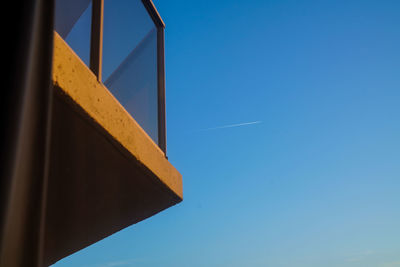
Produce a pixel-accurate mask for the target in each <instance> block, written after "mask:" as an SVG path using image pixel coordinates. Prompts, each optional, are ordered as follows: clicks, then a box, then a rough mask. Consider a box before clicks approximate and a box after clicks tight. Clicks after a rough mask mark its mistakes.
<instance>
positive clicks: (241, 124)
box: [199, 121, 262, 131]
mask: <svg viewBox="0 0 400 267" xmlns="http://www.w3.org/2000/svg"><path fill="white" fill-rule="evenodd" d="M258 123H262V121H251V122H244V123H237V124H229V125H223V126H218V127H213V128H207V129H201V130H199V131H209V130H217V129H225V128H233V127H240V126H246V125H251V124H258Z"/></svg>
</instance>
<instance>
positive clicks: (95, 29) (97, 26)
mask: <svg viewBox="0 0 400 267" xmlns="http://www.w3.org/2000/svg"><path fill="white" fill-rule="evenodd" d="M103 14H104V0H93V4H92V33H91V39H90V69H91V70H92V71H93V73H94V74H95V75H96V76H97V79H98V80H99V81H100V82H101V72H102V53H103V16H104V15H103Z"/></svg>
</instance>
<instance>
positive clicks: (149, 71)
mask: <svg viewBox="0 0 400 267" xmlns="http://www.w3.org/2000/svg"><path fill="white" fill-rule="evenodd" d="M102 77H103V82H104V84H105V85H106V86H107V88H108V89H109V90H110V91H111V92H112V93H113V95H114V96H115V97H116V98H117V99H118V101H119V102H120V103H121V104H122V105H123V106H124V108H125V109H126V110H127V111H128V112H129V113H130V114H131V115H132V117H133V118H134V119H135V120H136V121H137V122H138V123H139V124H140V126H141V127H142V128H143V129H144V130H145V131H146V132H147V134H148V135H149V136H150V137H151V138H152V139H153V140H154V141H155V142H156V143H158V82H157V29H156V27H155V25H154V22H153V20H152V19H151V17H150V15H149V14H148V12H147V10H146V8H145V7H144V6H143V4H142V1H141V0H105V1H104V31H103V72H102Z"/></svg>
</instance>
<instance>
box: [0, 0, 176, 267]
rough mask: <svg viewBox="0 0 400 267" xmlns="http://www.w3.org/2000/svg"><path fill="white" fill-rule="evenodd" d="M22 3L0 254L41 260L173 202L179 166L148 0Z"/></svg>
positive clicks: (26, 261) (5, 262) (18, 260)
mask: <svg viewBox="0 0 400 267" xmlns="http://www.w3.org/2000/svg"><path fill="white" fill-rule="evenodd" d="M28 2H29V1H28ZM53 11H55V12H53ZM24 12H25V13H23V14H22V15H24V17H22V15H21V21H22V22H21V25H19V27H20V28H19V31H17V33H16V35H17V37H18V38H19V39H17V40H18V41H19V43H22V42H23V40H28V42H27V43H26V45H22V46H17V47H16V48H15V50H14V51H13V52H14V53H15V54H12V56H13V58H12V60H13V62H14V63H16V65H19V67H20V68H21V65H22V66H23V68H24V69H25V72H22V74H21V71H19V74H18V71H17V69H16V68H14V69H11V71H14V72H11V77H14V78H15V77H18V75H20V76H21V77H20V80H21V82H20V83H18V84H15V82H14V84H13V83H12V82H10V86H11V85H13V86H14V87H15V89H14V90H15V91H13V94H11V96H9V98H8V99H9V100H10V104H9V106H7V107H6V108H7V109H6V111H7V112H6V113H5V115H6V116H8V117H6V118H5V119H6V120H7V119H8V120H9V119H10V118H11V117H12V118H17V119H16V120H14V121H13V122H12V123H9V125H10V127H9V128H8V130H7V132H6V135H8V136H9V138H10V139H9V140H11V142H9V143H8V144H4V146H3V147H2V159H3V162H2V166H3V167H4V168H3V169H2V181H1V182H2V210H1V214H2V221H1V223H2V224H1V227H2V228H1V230H2V239H1V259H0V260H1V266H48V265H50V264H53V263H55V262H56V261H58V260H60V259H62V258H64V257H66V256H68V255H70V254H72V253H74V252H76V251H78V250H80V249H82V248H84V247H86V246H89V245H90V244H93V243H94V242H97V241H99V240H101V239H103V238H105V237H107V236H109V235H111V234H113V233H115V232H117V231H119V230H121V229H123V228H125V227H127V226H129V225H132V224H134V223H137V222H139V221H141V220H144V219H146V218H148V217H150V216H152V215H154V214H156V213H158V212H160V211H162V210H164V209H166V208H168V207H170V206H172V205H175V204H177V203H179V202H180V201H181V200H182V197H183V195H182V177H181V175H180V174H179V172H178V171H177V170H176V169H175V168H174V167H173V166H172V165H171V164H170V163H169V161H168V158H167V156H166V133H165V131H166V130H165V129H166V127H165V70H164V23H163V21H162V19H161V17H160V16H159V14H158V12H157V10H156V8H155V7H154V5H153V3H152V2H151V0H143V1H140V0H132V1H123V0H113V1H110V0H56V1H55V2H53V1H48V0H37V1H33V0H32V1H30V4H27V6H26V7H25V8H24ZM113 12H114V13H115V12H117V13H115V14H118V15H119V16H117V19H112V20H111V19H110V20H108V18H111V15H108V14H112V13H113ZM27 14H28V16H27ZM107 16H109V17H107ZM114 17H115V16H114ZM88 22H89V23H88ZM85 23H86V24H85ZM126 24H131V25H129V27H125V26H126ZM87 25H89V26H87ZM124 25H125V26H124ZM116 26H118V29H115V27H116ZM145 27H147V28H146V29H144V28H145ZM17 30H18V29H17ZM74 34H76V37H75V40H74ZM82 36H86V37H88V38H87V40H86V41H85V40H84V39H83V38H82ZM89 36H90V38H89ZM24 38H25V39H24ZM119 38H122V39H123V41H122V42H121V39H119ZM124 38H125V39H124ZM21 51H22V52H21ZM19 70H20V69H19ZM21 99H24V100H25V101H21ZM11 104H12V105H11ZM4 159H6V160H5V161H4Z"/></svg>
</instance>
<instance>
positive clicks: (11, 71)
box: [0, 0, 54, 267]
mask: <svg viewBox="0 0 400 267" xmlns="http://www.w3.org/2000/svg"><path fill="white" fill-rule="evenodd" d="M12 5H13V3H11V6H7V13H8V14H10V15H11V17H12V23H11V24H10V25H8V26H7V27H6V29H5V30H10V33H9V34H7V33H3V34H5V36H7V38H8V40H9V41H8V42H4V45H5V46H6V48H4V49H5V50H4V51H7V56H8V57H6V60H5V62H3V63H4V66H6V72H7V74H6V75H4V77H5V78H4V81H3V86H4V90H3V93H6V94H5V95H3V97H2V105H1V109H2V111H1V117H2V119H3V120H4V121H2V125H3V127H2V133H3V139H2V140H1V150H0V174H1V176H0V182H1V183H0V187H1V189H0V190H1V191H0V198H1V203H0V206H1V210H0V212H1V214H0V219H1V224H0V227H1V229H0V266H13V267H15V266H33V267H38V266H42V255H43V251H42V250H43V236H44V221H45V220H44V213H45V205H44V204H45V202H46V188H47V175H48V173H47V172H48V165H49V164H48V161H49V153H48V152H49V139H50V136H49V133H50V122H51V120H50V114H51V99H52V87H51V69H52V55H53V14H54V2H53V0H26V1H24V4H23V5H20V4H19V5H17V4H16V5H15V7H12Z"/></svg>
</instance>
